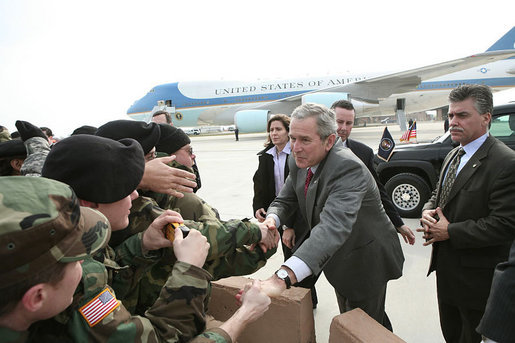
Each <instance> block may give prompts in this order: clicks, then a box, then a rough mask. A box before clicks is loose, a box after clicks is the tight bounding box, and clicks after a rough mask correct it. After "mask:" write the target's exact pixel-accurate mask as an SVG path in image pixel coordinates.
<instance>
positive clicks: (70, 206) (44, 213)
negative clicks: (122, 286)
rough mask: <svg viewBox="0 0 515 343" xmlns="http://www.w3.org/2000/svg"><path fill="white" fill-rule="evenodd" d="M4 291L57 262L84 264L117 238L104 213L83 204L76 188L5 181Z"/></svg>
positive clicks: (0, 276) (1, 230) (0, 278)
mask: <svg viewBox="0 0 515 343" xmlns="http://www.w3.org/2000/svg"><path fill="white" fill-rule="evenodd" d="M0 194H1V196H0V218H2V220H1V221H0V259H1V260H2V261H4V262H3V263H1V264H0V287H2V288H3V287H7V286H11V285H13V284H16V283H17V282H20V281H23V280H25V279H26V278H28V277H30V276H32V275H35V274H38V273H40V272H41V271H42V270H45V269H47V268H49V267H51V266H52V265H54V264H56V263H57V262H63V263H66V262H73V261H78V260H83V259H84V258H85V257H86V256H88V255H91V254H92V253H94V252H96V251H97V250H99V249H101V248H103V247H104V246H105V245H106V244H107V241H108V240H109V238H110V236H111V229H110V226H109V221H108V220H107V218H106V217H105V216H104V215H103V214H102V213H100V212H98V211H96V210H94V209H91V208H87V207H81V206H80V205H79V200H78V199H77V197H76V195H75V193H74V192H73V190H72V189H71V188H70V186H68V185H66V184H64V183H61V182H58V181H55V180H49V179H46V178H43V177H20V176H5V177H1V178H0Z"/></svg>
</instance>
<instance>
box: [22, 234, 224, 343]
mask: <svg viewBox="0 0 515 343" xmlns="http://www.w3.org/2000/svg"><path fill="white" fill-rule="evenodd" d="M141 238H142V233H138V234H136V235H133V236H131V237H129V238H128V239H126V240H124V242H123V243H122V244H120V245H119V246H118V247H116V250H114V249H112V248H111V247H109V246H108V247H106V248H105V249H104V250H103V251H101V252H100V253H98V254H95V255H94V256H93V258H89V259H86V260H85V261H84V263H83V264H82V269H83V275H82V280H81V283H80V284H79V287H78V288H77V290H76V292H75V295H74V301H73V303H72V305H71V306H70V307H69V308H68V309H66V311H64V312H62V313H61V314H59V315H58V316H56V317H54V318H52V319H50V320H46V321H43V322H40V323H38V324H37V325H33V327H32V328H31V337H33V338H34V341H37V342H45V341H48V342H61V341H63V342H66V341H70V342H107V341H110V340H113V341H116V340H117V339H120V340H123V341H127V342H187V341H190V340H191V339H193V341H192V342H230V338H229V336H228V335H227V334H226V333H225V332H224V331H223V330H221V329H218V328H216V329H212V330H208V331H206V332H204V333H202V334H201V335H200V336H199V337H196V338H195V336H197V334H198V333H200V332H202V331H203V330H204V329H205V307H206V306H205V303H207V300H208V298H207V297H208V295H209V291H208V289H209V287H210V283H209V281H210V280H211V275H209V273H207V272H206V271H205V270H203V269H201V268H197V267H195V266H192V265H189V264H187V263H184V262H178V261H175V263H174V265H173V266H170V268H171V272H170V273H168V275H167V278H166V280H165V281H164V282H163V283H162V284H161V289H159V290H158V291H157V295H156V297H154V299H153V300H154V301H153V302H152V303H151V304H149V306H147V309H146V311H144V312H142V316H132V314H131V312H129V311H128V309H127V308H126V307H125V306H124V305H123V304H121V305H120V306H118V307H116V308H114V309H113V311H112V312H109V313H108V314H107V315H106V316H105V317H104V318H103V319H102V320H101V321H100V322H98V323H94V325H93V326H90V325H91V324H90V322H88V320H87V319H86V317H85V316H84V315H83V314H82V312H81V308H82V307H83V306H86V305H87V304H88V303H90V302H91V301H93V300H94V299H95V298H96V297H98V296H99V295H100V294H103V293H104V292H105V290H106V289H108V290H109V291H110V292H111V294H112V295H113V296H114V297H115V298H116V299H117V300H123V298H124V297H125V296H127V293H129V291H131V290H133V289H134V287H137V286H138V281H139V280H140V278H141V276H143V275H144V272H145V270H146V268H148V267H150V266H152V265H153V263H154V262H155V261H156V260H157V259H158V258H160V254H159V253H157V254H156V255H155V256H154V257H148V256H143V255H142V249H141ZM163 286H164V287H163Z"/></svg>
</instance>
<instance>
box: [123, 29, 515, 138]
mask: <svg viewBox="0 0 515 343" xmlns="http://www.w3.org/2000/svg"><path fill="white" fill-rule="evenodd" d="M463 84H484V85H488V86H490V87H491V88H492V91H494V92H496V91H500V90H504V89H508V88H511V87H514V86H515V27H513V28H512V29H511V30H510V31H508V32H507V33H506V34H505V35H504V36H503V37H501V38H500V39H499V40H498V41H497V42H495V43H494V44H493V45H492V46H491V47H490V48H489V49H488V50H486V52H484V53H479V54H475V55H471V56H468V57H464V58H460V59H455V60H451V61H447V62H442V63H438V64H434V65H429V66H424V67H421V68H416V69H411V70H407V71H401V72H396V73H392V74H386V75H381V74H367V75H346V76H342V75H340V76H326V77H318V78H317V77H312V78H299V79H283V80H268V81H256V82H243V81H198V82H197V81H190V82H174V83H167V84H162V85H158V86H156V87H154V88H152V89H151V90H150V91H149V92H148V93H147V94H146V95H145V96H144V97H143V98H141V99H139V100H137V101H135V102H134V104H133V105H132V106H131V107H130V108H129V109H128V111H127V115H128V116H129V117H130V118H132V119H136V120H143V121H147V122H148V121H150V120H151V118H152V114H153V113H154V112H155V111H157V110H163V109H164V110H167V111H168V112H170V113H171V114H172V119H173V124H174V125H176V126H178V127H186V126H202V125H231V124H234V125H235V126H236V127H237V128H238V129H239V131H240V132H263V131H265V130H266V124H267V121H268V119H269V118H270V116H271V115H273V114H276V113H284V114H288V115H289V114H291V113H292V111H293V110H294V109H295V108H296V107H297V106H299V105H300V104H302V103H306V102H313V103H319V104H324V105H326V106H331V104H332V103H333V102H334V101H336V100H340V99H349V100H350V101H352V103H353V105H354V107H355V109H356V117H364V116H384V115H392V114H397V117H398V122H399V124H400V125H401V129H403V130H405V125H406V123H405V122H406V120H405V113H414V112H419V111H426V110H431V109H435V108H440V107H444V106H446V105H447V104H448V100H447V97H448V95H449V92H450V91H451V90H452V89H453V88H455V87H457V86H460V85H463ZM402 119H404V120H402Z"/></svg>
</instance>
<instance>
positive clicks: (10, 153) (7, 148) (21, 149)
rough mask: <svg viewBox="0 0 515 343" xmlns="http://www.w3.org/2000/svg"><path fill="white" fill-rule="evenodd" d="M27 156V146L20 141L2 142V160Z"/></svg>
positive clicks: (0, 147)
mask: <svg viewBox="0 0 515 343" xmlns="http://www.w3.org/2000/svg"><path fill="white" fill-rule="evenodd" d="M15 156H27V150H26V149H25V144H23V141H21V140H19V139H14V140H11V141H5V142H0V158H8V157H15Z"/></svg>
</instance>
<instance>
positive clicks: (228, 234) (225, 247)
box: [115, 196, 275, 314]
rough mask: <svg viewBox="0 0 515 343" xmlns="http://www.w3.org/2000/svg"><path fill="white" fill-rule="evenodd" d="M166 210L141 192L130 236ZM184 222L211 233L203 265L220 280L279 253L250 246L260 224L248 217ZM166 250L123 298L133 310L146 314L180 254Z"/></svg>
mask: <svg viewBox="0 0 515 343" xmlns="http://www.w3.org/2000/svg"><path fill="white" fill-rule="evenodd" d="M162 212H163V210H162V209H161V208H160V207H158V206H157V204H156V203H155V201H154V200H153V199H150V198H147V197H141V196H140V197H139V198H137V199H135V200H134V201H133V202H132V207H131V214H130V216H129V219H130V222H129V227H128V228H127V229H125V230H124V231H125V235H126V237H127V236H130V235H133V234H135V233H138V232H141V231H143V230H145V229H146V228H147V227H148V226H149V225H150V224H151V223H152V221H153V220H154V219H155V218H157V217H158V216H159V215H160V214H161V213H162ZM184 224H185V225H186V226H188V227H189V228H194V229H197V230H199V231H200V232H201V233H202V234H203V235H204V236H206V237H207V240H208V242H209V243H210V245H211V246H210V248H209V253H208V256H207V259H206V263H205V265H204V267H203V268H204V269H205V270H207V271H208V272H209V273H211V274H212V275H213V277H214V279H216V280H217V279H220V278H224V277H228V276H236V275H247V274H251V273H253V272H255V271H256V270H258V269H259V268H261V267H262V266H264V265H265V263H266V260H267V258H269V257H270V256H271V255H273V254H274V253H275V249H274V250H270V251H268V252H267V254H264V253H263V251H262V250H261V249H260V248H256V249H254V250H252V251H251V250H250V249H249V248H247V247H246V245H250V244H253V243H257V242H259V241H260V240H261V231H260V230H259V227H258V226H257V225H256V224H253V223H251V222H250V221H248V220H236V219H233V220H229V221H221V220H219V219H217V218H216V217H213V216H212V215H203V216H201V217H200V218H199V221H197V222H195V221H191V220H185V221H184ZM163 250H164V252H163V256H162V257H161V258H160V259H159V261H158V262H157V263H156V264H155V265H153V266H152V267H151V269H150V270H149V271H147V272H146V275H145V276H144V277H143V278H142V279H141V281H140V283H139V285H138V286H137V287H135V288H134V289H133V290H132V291H131V294H128V295H127V296H126V297H124V298H123V303H124V305H125V306H126V307H127V308H128V309H129V311H131V313H137V314H143V313H144V312H145V310H146V309H147V308H148V307H149V306H151V305H152V304H153V303H154V301H155V299H156V298H157V296H158V294H159V292H160V289H161V287H162V286H163V284H164V283H165V282H166V280H167V278H168V275H169V273H170V272H171V270H172V268H173V264H174V262H175V261H176V258H175V255H174V253H173V249H163ZM115 290H116V289H115Z"/></svg>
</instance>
